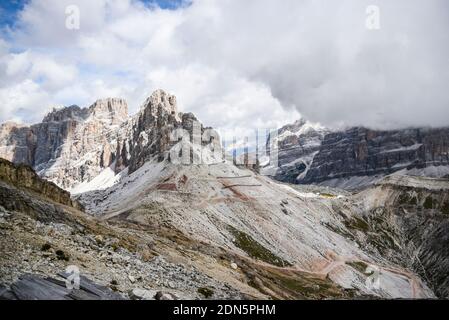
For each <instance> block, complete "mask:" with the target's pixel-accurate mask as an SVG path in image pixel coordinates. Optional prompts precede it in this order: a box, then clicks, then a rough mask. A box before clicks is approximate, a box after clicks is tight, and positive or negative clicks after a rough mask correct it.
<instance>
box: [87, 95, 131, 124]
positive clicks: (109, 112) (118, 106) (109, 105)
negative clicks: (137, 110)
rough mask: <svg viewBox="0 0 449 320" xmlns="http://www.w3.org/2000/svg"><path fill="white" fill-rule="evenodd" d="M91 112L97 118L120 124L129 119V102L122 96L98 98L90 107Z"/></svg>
mask: <svg viewBox="0 0 449 320" xmlns="http://www.w3.org/2000/svg"><path fill="white" fill-rule="evenodd" d="M89 114H90V115H92V116H93V117H95V118H100V119H108V120H110V121H111V124H120V123H122V122H123V121H126V119H128V104H127V103H126V100H125V99H122V98H105V99H98V100H97V101H95V102H94V104H92V105H91V106H90V107H89Z"/></svg>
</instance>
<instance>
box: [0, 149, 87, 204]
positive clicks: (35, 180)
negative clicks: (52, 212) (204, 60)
mask: <svg viewBox="0 0 449 320" xmlns="http://www.w3.org/2000/svg"><path fill="white" fill-rule="evenodd" d="M0 182H2V183H6V184H8V185H10V186H14V187H15V188H17V189H19V190H20V189H26V190H29V191H32V192H35V193H37V194H39V195H41V196H43V197H44V198H47V199H50V200H52V201H54V202H56V203H60V204H62V205H66V206H71V207H74V208H78V209H81V208H82V207H81V205H80V204H79V203H78V202H76V201H73V200H72V199H71V198H70V193H68V192H67V191H65V190H62V189H60V188H59V187H58V186H56V185H55V184H54V183H52V182H48V181H46V180H43V179H41V178H40V177H39V176H38V175H37V174H36V173H35V172H34V170H33V169H32V168H31V167H29V166H27V165H23V164H19V165H15V164H13V163H11V162H9V161H7V160H4V159H1V158H0ZM0 194H1V195H2V197H1V199H0V204H1V205H2V206H3V207H5V208H7V209H8V210H26V201H25V200H24V199H22V198H21V197H20V195H21V194H20V192H6V191H5V186H2V188H0Z"/></svg>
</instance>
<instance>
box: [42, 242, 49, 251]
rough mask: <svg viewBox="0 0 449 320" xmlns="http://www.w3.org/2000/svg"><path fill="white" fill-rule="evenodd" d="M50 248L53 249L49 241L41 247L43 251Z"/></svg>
mask: <svg viewBox="0 0 449 320" xmlns="http://www.w3.org/2000/svg"><path fill="white" fill-rule="evenodd" d="M50 249H51V244H49V243H48V242H47V243H44V244H43V245H42V247H41V251H48V250H50Z"/></svg>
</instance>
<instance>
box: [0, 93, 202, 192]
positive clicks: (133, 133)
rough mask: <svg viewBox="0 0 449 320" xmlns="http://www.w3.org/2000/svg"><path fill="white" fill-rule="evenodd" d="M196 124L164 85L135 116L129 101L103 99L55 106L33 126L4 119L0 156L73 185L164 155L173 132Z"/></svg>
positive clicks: (0, 130) (189, 129) (63, 184)
mask: <svg viewBox="0 0 449 320" xmlns="http://www.w3.org/2000/svg"><path fill="white" fill-rule="evenodd" d="M193 123H197V119H196V118H195V116H194V115H193V114H191V113H186V114H182V113H179V112H178V110H177V105H176V98H175V97H174V96H172V95H169V94H167V93H165V92H164V91H162V90H157V91H155V92H154V93H153V94H152V95H151V96H150V97H149V98H148V99H146V101H145V102H144V104H143V105H142V107H141V108H140V111H139V112H138V113H137V114H136V115H135V116H133V117H130V116H128V106H127V104H126V101H125V100H123V99H116V98H109V99H103V100H98V101H96V102H95V103H94V104H93V105H92V106H90V107H89V108H84V109H81V108H79V107H78V106H70V107H66V108H63V109H59V110H53V111H52V112H50V113H49V114H48V115H47V116H45V118H44V119H43V121H42V123H38V124H35V125H32V126H23V125H17V124H14V123H5V124H2V125H1V126H0V157H1V158H4V159H7V160H9V161H12V162H14V163H22V164H26V165H29V166H31V167H33V168H34V169H35V170H36V171H37V172H38V174H39V175H40V176H41V177H43V178H45V179H47V180H49V181H52V182H54V183H56V184H57V185H58V186H60V187H62V188H64V189H67V190H73V189H74V188H75V187H76V186H78V185H80V184H82V183H86V182H89V181H91V180H92V179H94V178H95V177H97V176H98V175H99V174H100V173H101V172H102V171H104V170H106V169H110V170H112V171H113V172H114V173H115V174H117V173H119V172H121V171H122V170H124V169H125V168H126V169H128V170H129V172H133V171H135V170H137V169H138V168H139V167H140V166H142V165H143V164H144V163H145V162H146V161H148V160H150V159H151V158H153V157H159V160H162V159H164V157H166V156H167V154H166V152H167V151H168V150H169V149H170V147H171V146H172V145H173V144H174V142H171V134H172V132H173V131H174V130H176V129H183V130H186V131H187V132H189V133H190V135H192V134H193V125H194V124H193ZM200 130H202V131H204V128H202V126H201V128H200Z"/></svg>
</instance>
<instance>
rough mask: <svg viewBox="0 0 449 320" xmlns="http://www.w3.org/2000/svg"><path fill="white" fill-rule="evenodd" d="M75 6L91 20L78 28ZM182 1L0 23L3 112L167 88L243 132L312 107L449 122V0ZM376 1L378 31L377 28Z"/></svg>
mask: <svg viewBox="0 0 449 320" xmlns="http://www.w3.org/2000/svg"><path fill="white" fill-rule="evenodd" d="M74 3H75V4H76V5H77V6H78V7H79V9H80V29H79V30H70V29H67V28H66V27H65V21H66V18H67V14H66V11H65V10H66V6H67V5H70V4H74ZM177 4H178V7H177V8H173V7H171V8H170V10H169V9H161V8H160V7H158V6H157V5H156V4H154V3H153V4H148V3H143V2H140V1H131V0H129V1H128V0H126V1H114V0H100V1H87V0H77V1H65V0H63V1H56V0H55V1H51V0H48V1H30V2H29V3H27V4H26V5H24V7H23V9H22V10H20V11H19V12H17V18H16V19H15V22H14V23H13V24H8V25H4V26H3V30H2V33H1V39H0V103H1V113H0V120H1V121H4V120H7V119H16V120H22V121H25V122H33V121H36V120H38V119H40V118H41V117H42V114H44V113H45V112H46V111H47V110H48V108H49V107H50V106H53V105H59V104H65V105H70V104H74V103H76V104H79V105H81V106H87V105H89V104H90V103H92V102H93V101H94V100H95V99H96V98H98V97H107V96H120V97H123V98H126V99H127V100H128V102H129V105H130V107H131V111H137V109H138V107H139V102H140V101H142V100H143V98H144V96H146V95H147V94H148V93H149V92H151V91H152V90H153V89H156V88H159V87H162V88H165V89H167V90H169V91H172V92H176V93H177V96H178V99H179V100H180V101H181V102H182V103H181V105H182V106H184V108H185V109H186V110H191V111H193V112H194V113H195V114H197V115H198V116H199V118H200V119H201V120H202V121H203V122H204V123H205V124H206V125H212V126H214V127H216V128H221V129H230V128H233V129H236V130H237V131H239V132H242V133H244V132H247V131H248V130H250V129H252V128H277V127H279V126H281V125H282V124H284V123H286V122H292V120H294V119H295V118H298V117H299V115H300V114H301V115H302V116H304V117H306V118H308V119H310V120H312V121H317V122H320V123H322V124H325V125H328V126H338V125H342V124H343V125H365V126H371V127H376V128H396V127H405V126H418V125H419V126H426V125H432V126H442V125H447V124H449V123H448V119H449V117H448V116H447V115H448V111H447V106H448V105H449V96H448V93H447V91H448V90H447V83H449V69H448V68H447V64H448V57H449V47H448V43H449V41H448V40H449V39H448V37H449V36H448V34H447V32H445V31H446V30H447V29H448V27H449V19H448V18H449V17H448V15H449V10H448V9H449V8H448V6H449V4H447V2H446V1H443V0H430V1H425V2H424V1H419V0H395V1H387V0H377V1H365V0H362V1H359V0H357V1H356V0H345V1H338V2H334V1H323V0H317V1H305V0H304V1H297V0H284V1H282V2H281V3H280V2H278V1H269V0H267V1H205V0H194V1H193V2H191V3H189V2H184V3H179V2H178V3H177ZM369 5H376V6H378V8H379V14H380V15H379V21H380V29H379V30H370V29H368V28H367V27H366V20H367V18H368V17H369V15H368V14H367V12H366V9H367V6H369ZM218 114H219V115H220V116H219V117H218V116H217V115H218Z"/></svg>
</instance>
